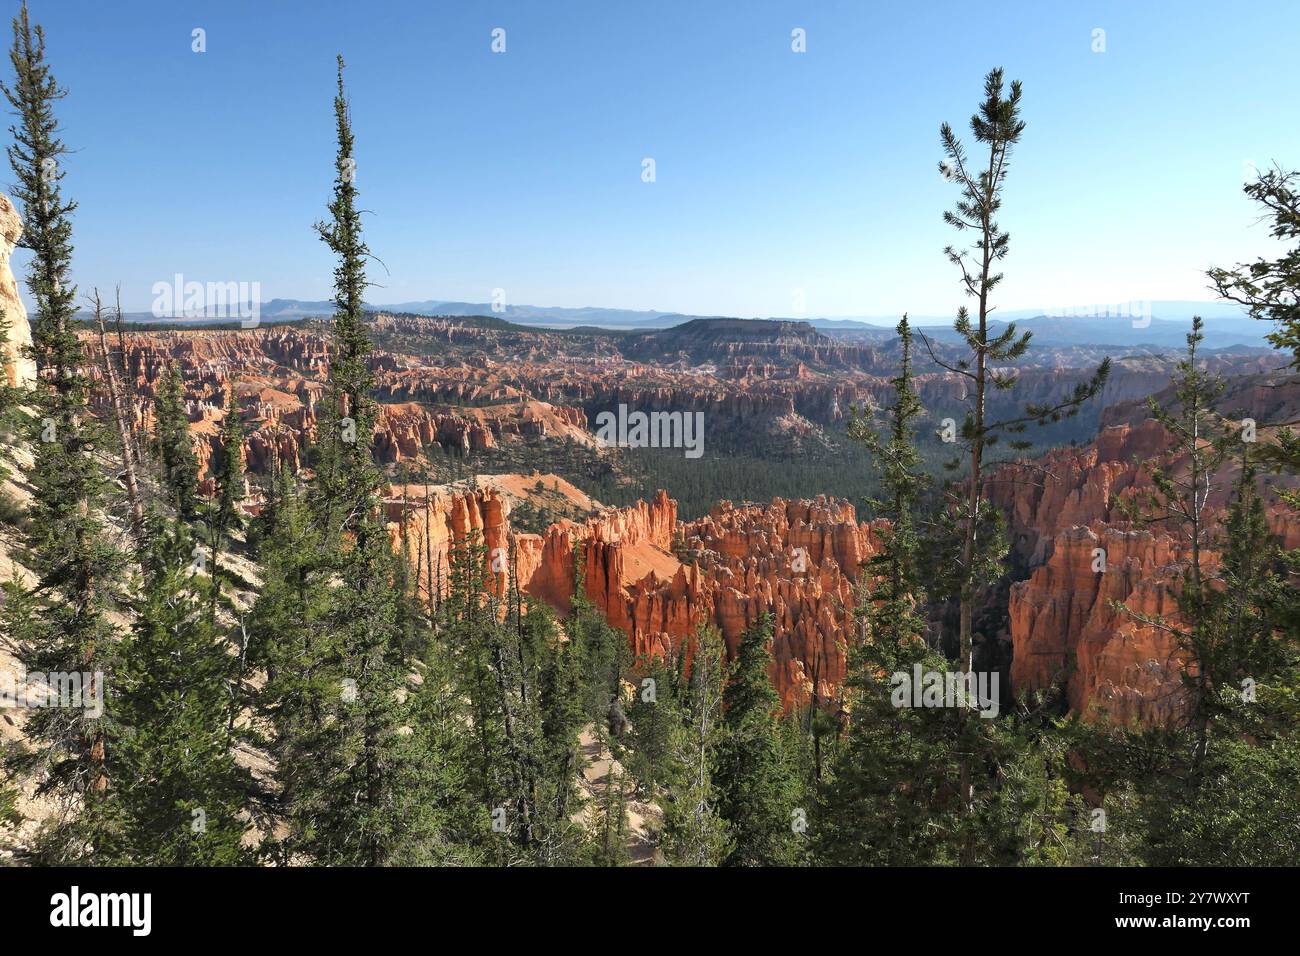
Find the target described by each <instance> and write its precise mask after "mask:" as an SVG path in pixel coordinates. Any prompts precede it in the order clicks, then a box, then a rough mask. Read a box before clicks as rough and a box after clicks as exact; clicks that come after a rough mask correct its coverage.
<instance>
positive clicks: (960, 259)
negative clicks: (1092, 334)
mask: <svg viewBox="0 0 1300 956" xmlns="http://www.w3.org/2000/svg"><path fill="white" fill-rule="evenodd" d="M1020 100H1021V85H1020V81H1019V80H1015V81H1013V82H1012V83H1011V90H1010V95H1004V93H1003V72H1002V70H1001V69H994V70H990V71H989V73H988V75H987V76H986V77H985V79H984V101H983V103H982V104H981V105H980V108H979V111H978V112H976V113H975V114H974V115H973V116H972V117H971V121H970V126H971V133H972V134H973V136H974V138H975V141H976V143H978V144H979V145H980V146H982V147H986V149H987V159H985V158H984V157H983V156H981V157H979V163H980V164H979V165H974V161H973V160H972V159H971V158H968V156H967V153H966V148H965V147H964V146H963V145H962V143H961V140H960V139H958V137H957V135H956V134H955V133H954V132H953V130H952V127H951V126H949V125H948V124H947V123H944V124H943V125H942V126H941V127H940V130H939V135H940V139H941V141H942V144H943V151H944V155H945V158H944V159H943V160H942V161H941V162H940V163H939V169H940V172H941V173H943V175H944V177H945V178H947V179H948V180H949V181H951V182H954V183H956V184H957V185H958V186H959V187H960V189H961V198H960V199H959V200H958V201H957V204H956V206H955V208H954V209H952V210H949V211H947V212H945V213H944V222H946V223H947V224H948V225H950V226H952V227H953V228H954V229H956V230H957V231H958V232H960V233H963V234H964V233H966V232H967V231H972V232H974V233H975V241H974V243H973V244H972V245H971V247H970V248H968V249H963V250H958V249H955V248H954V247H952V246H948V247H947V248H946V249H944V255H945V256H946V257H947V258H948V261H949V262H951V263H952V264H953V265H955V266H956V267H957V268H958V270H959V271H960V272H961V286H962V291H963V292H964V293H965V294H966V295H968V296H970V297H972V298H974V299H975V300H976V303H977V306H976V313H975V315H974V317H973V318H972V316H971V314H970V312H969V310H968V309H967V308H966V307H965V306H962V307H961V308H959V309H958V310H957V318H956V321H955V322H954V323H953V328H954V329H955V330H956V332H957V334H958V336H959V337H960V338H961V340H962V342H963V343H964V344H965V346H966V348H967V349H968V350H969V353H970V354H969V358H962V359H960V360H957V361H956V362H955V363H954V362H950V361H946V360H943V359H940V358H939V357H938V356H936V355H935V353H934V349H933V348H932V347H931V346H930V343H929V340H928V339H927V340H925V342H926V347H927V350H928V351H929V354H930V357H931V359H932V360H933V361H934V362H935V364H937V365H939V366H940V367H941V368H944V369H946V370H947V371H949V372H951V373H953V374H955V375H959V376H961V377H962V378H963V379H964V380H965V381H966V382H967V383H968V388H967V393H968V396H969V397H968V399H967V410H966V415H965V418H964V420H963V422H962V425H961V428H960V431H959V436H958V437H959V438H960V442H961V444H962V445H963V446H964V448H965V451H966V452H967V461H966V464H967V469H968V473H967V474H966V476H965V479H964V483H963V484H962V485H961V486H959V487H958V488H957V489H956V490H955V492H954V493H953V494H952V495H951V499H952V500H951V507H950V509H949V511H948V513H947V520H948V522H949V524H950V526H951V531H952V533H953V537H954V538H955V541H956V545H957V546H956V548H955V549H954V553H953V554H952V555H950V556H949V555H946V556H945V557H947V558H949V559H950V560H948V561H945V564H948V565H949V566H951V567H952V568H953V571H952V581H951V587H952V590H953V591H954V592H955V593H956V595H957V599H958V608H959V633H958V654H959V660H960V666H961V671H962V673H965V674H973V673H974V672H975V667H976V661H975V635H974V615H975V610H976V608H977V607H978V606H980V605H981V603H982V601H983V598H984V593H985V590H986V589H987V587H988V586H989V584H990V583H991V582H992V580H994V579H996V578H997V577H998V576H999V574H1000V570H1001V569H1000V563H1001V561H1002V559H1003V558H1004V557H1005V555H1006V552H1007V547H1006V540H1005V533H1004V531H1003V522H1002V520H1001V515H1000V514H998V513H997V512H996V510H995V509H991V508H988V507H986V506H985V502H984V494H985V485H986V482H987V479H986V476H985V474H984V458H985V453H986V451H987V450H988V449H990V448H991V447H992V446H993V445H995V444H996V443H997V442H998V441H999V440H1000V438H1001V437H1002V435H1003V434H1011V435H1014V434H1018V433H1020V432H1023V431H1024V429H1025V427H1026V426H1027V425H1028V424H1029V423H1031V422H1037V423H1038V424H1040V425H1043V424H1047V423H1048V422H1055V421H1058V420H1060V418H1062V417H1069V416H1073V415H1075V414H1076V413H1077V412H1078V410H1079V407H1080V406H1081V405H1082V404H1083V403H1084V402H1086V401H1087V400H1088V399H1090V398H1092V397H1093V396H1095V395H1096V394H1097V393H1098V392H1100V391H1101V389H1102V387H1103V386H1104V385H1105V383H1106V380H1107V378H1108V377H1109V373H1110V360H1109V359H1106V360H1105V361H1103V362H1102V364H1101V365H1100V366H1099V367H1098V369H1097V371H1096V373H1095V374H1094V375H1093V376H1092V377H1091V378H1090V379H1089V380H1088V381H1085V382H1081V383H1080V384H1079V385H1077V386H1076V387H1075V389H1074V391H1073V392H1072V393H1071V394H1069V395H1068V396H1066V397H1065V398H1064V399H1061V400H1060V401H1056V402H1049V403H1046V404H1042V405H1037V404H1031V405H1028V406H1027V407H1026V409H1025V414H1024V415H1023V416H1016V417H1014V418H1010V419H1005V420H1002V421H990V420H989V419H988V416H987V402H988V397H989V395H990V394H991V393H992V392H994V391H1007V390H1010V389H1012V388H1014V387H1015V384H1016V375H1015V374H1013V373H1011V372H1008V371H1006V370H1005V368H1002V367H999V366H1000V365H1002V364H1004V363H1013V362H1015V361H1016V360H1017V359H1019V358H1021V357H1022V356H1023V355H1024V354H1025V353H1026V351H1028V348H1029V340H1030V336H1031V333H1029V332H1024V333H1017V330H1016V325H1015V323H1014V322H1012V323H1008V324H1007V326H1006V328H1004V329H1003V330H1002V331H1001V332H999V333H997V334H991V332H990V328H989V316H990V313H991V311H992V309H993V306H992V303H991V301H990V300H991V297H992V294H993V292H994V291H995V290H996V289H997V287H998V286H999V285H1000V284H1001V282H1002V278H1003V274H1002V273H1000V272H994V270H995V269H996V268H998V264H999V263H1000V262H1001V261H1002V260H1003V259H1005V258H1006V256H1007V253H1008V252H1009V251H1010V234H1009V233H1008V232H1007V231H1006V230H1005V229H1003V228H1002V226H1001V225H999V223H998V221H997V216H998V213H999V212H1000V211H1001V209H1002V198H1003V190H1004V187H1005V184H1006V178H1007V174H1008V171H1009V168H1010V167H1009V160H1010V157H1011V153H1012V148H1013V147H1014V146H1015V145H1016V144H1018V143H1019V142H1020V137H1021V135H1022V134H1023V133H1024V130H1025V123H1024V121H1023V120H1022V119H1021V118H1020ZM923 338H924V337H923ZM1010 444H1011V447H1013V448H1018V449H1024V448H1026V447H1027V443H1026V442H1024V441H1023V440H1019V439H1013V440H1011V442H1010ZM956 465H957V462H956V461H954V462H953V463H952V467H954V468H955V467H956ZM971 772H972V767H971V761H970V760H969V759H966V760H963V761H962V765H961V773H960V776H961V780H960V784H959V786H960V789H961V794H962V799H963V800H964V802H965V804H966V808H967V811H968V812H973V811H974V804H973V797H972V790H971V786H972V782H971ZM966 857H967V859H968V861H969V859H970V858H971V853H969V852H968V853H967V854H966Z"/></svg>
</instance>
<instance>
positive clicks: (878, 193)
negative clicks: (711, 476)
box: [0, 0, 1300, 316]
mask: <svg viewBox="0 0 1300 956" xmlns="http://www.w3.org/2000/svg"><path fill="white" fill-rule="evenodd" d="M996 6H997V7H998V8H999V12H998V14H997V15H995V16H988V17H974V16H972V15H971V13H972V10H973V8H971V7H970V6H969V5H968V4H950V3H946V2H931V3H924V4H921V3H915V2H898V3H882V2H870V3H867V2H836V0H817V2H801V3H795V2H768V0H745V2H740V0H737V2H714V3H704V2H699V0H696V2H675V0H656V2H654V3H632V2H628V3H613V2H609V0H599V2H564V0H554V2H547V3H542V2H538V0H527V2H513V3H499V2H483V0H479V2H473V3H465V2H460V0H418V2H383V0H374V2H371V3H357V2H355V0H351V2H335V0H312V2H310V3H308V2H301V3H298V2H294V3H290V2H285V0H250V2H245V0H220V2H186V3H176V2H172V0H167V2H163V0H158V2H152V0H151V2H144V0H140V2H131V0H126V2H121V3H112V4H107V3H103V2H102V0H57V2H56V0H32V2H31V9H32V13H33V16H34V18H35V19H36V20H38V21H39V22H41V23H42V24H44V26H45V28H46V31H47V34H48V54H49V58H50V61H51V64H52V66H53V68H54V70H55V73H56V76H57V77H58V78H59V80H60V82H62V83H63V84H64V85H65V86H66V87H68V89H69V96H68V98H67V99H66V100H64V101H63V102H62V103H61V104H60V111H59V115H60V117H61V120H62V123H63V126H64V137H65V139H66V141H67V142H68V144H69V145H70V146H71V147H72V148H73V149H74V150H75V153H74V154H73V155H72V156H70V157H68V159H67V163H66V168H67V172H68V178H67V180H66V183H65V185H66V188H67V190H68V192H69V194H70V195H71V196H73V197H74V198H76V199H77V200H78V201H79V202H80V204H81V205H80V209H79V211H78V212H77V214H76V219H75V240H76V263H75V269H74V272H75V276H76V279H77V281H78V283H79V284H80V285H81V286H82V287H83V290H88V288H89V287H90V286H91V285H92V284H97V285H99V286H100V287H101V288H112V286H113V285H114V284H115V283H117V282H121V283H122V287H123V298H124V305H125V306H126V307H127V308H128V309H147V308H148V307H149V303H150V301H151V299H152V294H151V287H152V285H153V283H155V282H157V281H160V280H164V281H170V280H171V277H172V276H173V275H174V274H176V273H181V274H183V275H184V276H185V278H186V279H190V280H199V281H205V282H206V281H220V282H230V281H243V282H259V283H260V284H261V290H262V298H263V299H271V298H275V297H292V298H305V299H314V298H324V297H326V296H327V295H328V292H329V283H330V281H331V261H330V259H329V256H328V253H327V250H326V249H325V248H324V246H323V245H322V244H321V243H320V242H319V240H317V239H316V238H315V236H314V234H313V233H312V231H311V228H310V227H311V224H312V222H313V221H315V220H316V219H318V218H320V217H321V216H322V215H323V214H324V203H325V201H326V199H327V195H328V191H329V188H330V180H331V176H332V151H333V126H332V116H331V104H330V97H331V94H332V82H333V70H334V54H335V53H336V52H340V51H341V52H342V53H343V54H344V56H345V57H346V58H347V60H348V84H349V90H350V95H351V100H352V107H353V112H354V121H355V127H356V133H357V137H358V149H357V152H358V170H357V184H358V186H359V187H360V189H361V191H362V199H363V205H364V206H365V208H366V209H368V210H370V211H371V214H370V215H369V216H368V217H367V219H366V227H367V238H368V240H369V242H370V246H371V249H372V251H373V252H374V253H375V254H376V255H377V256H378V257H379V258H380V259H382V260H383V262H384V264H385V265H386V266H387V269H388V273H387V274H385V273H384V272H383V271H382V270H379V269H376V270H375V275H374V276H373V278H374V279H375V281H377V282H379V283H381V284H382V285H383V286H384V288H381V289H376V290H374V291H373V293H372V295H371V299H372V300H373V301H375V302H399V301H410V300H416V299H428V298H445V299H458V300H462V299H463V300H470V301H486V300H487V299H488V298H489V297H490V296H491V293H492V290H493V289H494V288H502V289H504V290H505V295H506V301H508V302H520V303H530V304H535V305H552V306H555V305H561V306H582V305H601V306H610V307H623V308H654V309H661V310H673V311H682V312H691V313H697V314H698V313H703V314H729V315H742V316H753V315H759V316H762V315H791V314H795V311H796V309H795V301H796V295H797V294H798V292H797V290H802V296H803V303H804V309H805V311H806V312H807V314H810V315H890V314H895V313H897V312H899V311H902V310H904V309H908V310H911V311H912V312H913V313H914V314H916V313H920V314H940V315H941V314H948V313H950V312H951V311H952V310H954V309H955V308H956V306H957V305H959V304H961V302H962V299H961V295H960V290H959V288H958V286H957V282H956V276H955V275H954V274H953V271H952V267H950V266H949V265H948V264H947V263H946V262H945V261H944V259H943V256H942V253H941V250H942V248H943V246H944V245H945V244H947V243H948V242H950V241H952V239H953V236H952V235H951V233H950V230H949V229H948V228H947V227H945V226H944V225H943V223H942V220H941V215H942V212H943V210H944V208H946V206H947V205H948V204H949V203H950V202H951V201H952V199H953V196H954V192H955V187H954V186H951V185H949V184H947V183H945V182H944V181H943V180H942V178H941V177H940V176H939V173H938V172H937V170H936V166H935V164H936V162H937V161H938V159H939V158H940V151H939V147H938V127H939V124H940V122H941V121H943V120H948V121H950V122H952V123H953V125H954V126H955V127H957V128H958V129H961V130H965V129H966V124H967V120H968V118H969V116H970V114H971V112H972V111H973V109H974V107H975V106H976V103H977V101H978V99H979V95H980V91H981V82H982V78H983V75H984V73H985V72H986V71H987V69H988V68H989V67H992V66H995V65H1001V66H1003V67H1005V68H1006V70H1007V73H1008V75H1009V77H1016V78H1019V79H1021V80H1023V82H1024V85H1025V100H1024V112H1025V118H1026V119H1027V121H1028V124H1029V125H1028V129H1027V131H1026V133H1025V137H1024V141H1023V145H1022V146H1021V147H1020V149H1019V152H1018V153H1017V154H1016V157H1015V161H1014V166H1013V169H1012V173H1011V179H1010V182H1009V185H1008V189H1007V196H1006V203H1005V213H1004V216H1003V222H1004V224H1005V225H1006V226H1008V227H1009V228H1010V230H1011V234H1012V251H1011V256H1010V258H1009V259H1008V260H1007V263H1006V273H1007V279H1006V281H1005V283H1004V286H1003V289H1002V294H1001V297H1000V302H1001V304H1002V305H1003V307H1004V308H1007V309H1016V308H1029V307H1050V306H1065V305H1081V304H1091V303H1117V302H1126V301H1129V300H1134V299H1198V298H1209V297H1210V296H1209V294H1208V292H1207V291H1206V290H1205V280H1204V277H1203V270H1204V269H1205V268H1206V267H1208V266H1210V265H1212V264H1228V263H1231V262H1233V261H1238V260H1241V259H1243V258H1249V257H1252V256H1253V255H1255V254H1257V253H1266V252H1269V251H1271V250H1272V249H1273V248H1274V247H1273V245H1272V244H1271V240H1269V239H1268V237H1267V234H1266V231H1265V229H1264V228H1263V227H1262V226H1260V225H1258V224H1257V223H1256V219H1257V216H1256V213H1255V211H1254V210H1253V208H1252V207H1251V205H1250V204H1249V203H1248V202H1247V200H1246V199H1245V198H1244V197H1243V196H1242V194H1241V192H1240V187H1241V184H1242V182H1243V179H1244V176H1245V170H1246V169H1247V164H1248V163H1250V162H1254V163H1257V164H1259V165H1261V166H1264V165H1268V164H1269V163H1271V162H1272V161H1277V162H1279V163H1282V164H1283V165H1287V166H1290V167H1295V166H1300V122H1297V119H1300V117H1298V116H1297V110H1300V101H1297V99H1296V97H1295V95H1294V91H1295V89H1296V85H1297V84H1296V79H1297V68H1296V66H1295V61H1294V58H1293V52H1294V51H1293V45H1294V38H1295V36H1296V35H1297V34H1298V33H1300V4H1297V3H1295V2H1293V0H1276V2H1274V0H1262V2H1257V3H1252V4H1250V5H1248V6H1247V5H1232V6H1231V7H1230V8H1229V7H1228V6H1226V5H1223V4H1216V3H1211V2H1200V0H1181V2H1177V3H1174V2H1160V3H1141V4H1138V3H1132V2H1124V3H1070V4H1058V3H1046V2H1041V0H1039V2H1025V3H1001V4H997V5H996ZM3 7H4V9H5V10H6V11H10V10H16V9H17V3H15V2H13V0H5V2H4V4H3ZM981 21H983V22H981ZM196 27H201V28H203V29H204V30H205V31H206V40H207V51H206V52H204V53H194V52H192V51H191V42H192V41H191V31H192V30H193V29H194V28H196ZM497 27H500V28H503V29H505V31H506V52H505V53H504V54H494V53H493V52H492V51H491V48H490V45H491V41H492V37H491V31H492V30H493V29H494V28H497ZM795 28H802V29H804V30H805V31H806V36H807V52H806V53H802V54H797V53H794V52H792V50H791V31H792V30H793V29H795ZM1096 28H1101V29H1103V30H1105V52H1104V53H1094V52H1093V51H1092V46H1093V38H1092V34H1093V30H1094V29H1096ZM6 60H7V58H6ZM4 68H5V70H6V71H7V70H8V64H7V62H6V63H5V64H4ZM646 157H652V158H653V159H654V160H655V164H656V181H655V182H654V183H644V182H642V179H641V171H642V160H643V159H644V158H646ZM11 181H12V176H5V177H3V178H0V182H4V183H7V182H11ZM16 259H17V260H18V262H19V264H20V265H21V263H22V262H23V261H24V257H23V254H22V253H21V252H20V253H19V254H18V255H17V256H16Z"/></svg>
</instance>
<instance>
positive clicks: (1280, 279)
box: [1208, 168, 1300, 365]
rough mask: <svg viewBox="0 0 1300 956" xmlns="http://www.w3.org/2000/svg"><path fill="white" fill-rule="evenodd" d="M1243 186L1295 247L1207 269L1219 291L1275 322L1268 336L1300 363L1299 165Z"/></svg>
mask: <svg viewBox="0 0 1300 956" xmlns="http://www.w3.org/2000/svg"><path fill="white" fill-rule="evenodd" d="M1244 191H1245V193H1246V195H1247V196H1249V197H1250V198H1251V199H1253V200H1254V201H1255V202H1256V203H1258V204H1259V205H1260V206H1261V207H1263V209H1264V213H1265V215H1266V216H1271V217H1272V219H1273V224H1272V227H1271V228H1270V230H1269V232H1270V234H1271V235H1272V237H1273V238H1274V239H1277V240H1279V241H1281V242H1290V243H1292V244H1293V245H1292V248H1290V249H1289V250H1287V251H1286V252H1285V253H1284V254H1283V255H1281V256H1280V257H1279V258H1277V259H1271V260H1270V259H1264V258H1259V259H1256V260H1255V261H1254V262H1252V263H1249V264H1241V265H1238V266H1237V267H1236V268H1234V269H1211V270H1210V271H1209V273H1208V275H1209V277H1210V281H1211V282H1213V283H1214V287H1215V290H1216V291H1217V292H1218V293H1219V295H1220V296H1222V297H1223V298H1225V299H1227V300H1228V301H1229V302H1236V303H1237V304H1238V305H1244V306H1246V307H1247V308H1248V309H1249V310H1250V315H1251V317H1252V318H1256V319H1262V320H1264V321H1267V322H1273V323H1275V326H1274V330H1273V332H1272V333H1270V335H1269V337H1268V338H1269V341H1270V342H1272V343H1273V345H1274V346H1275V347H1276V348H1279V349H1282V350H1284V351H1289V352H1291V353H1292V354H1293V355H1294V357H1295V361H1294V362H1293V363H1292V364H1293V365H1300V242H1297V240H1300V171H1284V170H1282V169H1281V168H1274V169H1270V170H1267V171H1266V172H1262V173H1260V174H1259V175H1258V176H1257V177H1256V178H1255V181H1254V182H1252V183H1247V184H1246V185H1245V187H1244Z"/></svg>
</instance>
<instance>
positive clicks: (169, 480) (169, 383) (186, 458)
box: [154, 362, 199, 521]
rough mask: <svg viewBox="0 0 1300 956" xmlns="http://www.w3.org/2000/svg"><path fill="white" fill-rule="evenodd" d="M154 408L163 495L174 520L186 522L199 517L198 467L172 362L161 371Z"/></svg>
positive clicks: (181, 394) (155, 455) (180, 387)
mask: <svg viewBox="0 0 1300 956" xmlns="http://www.w3.org/2000/svg"><path fill="white" fill-rule="evenodd" d="M154 404H155V410H154V418H155V421H154V457H155V458H156V459H157V461H158V463H159V465H160V466H161V467H162V487H163V491H164V493H165V495H166V499H167V503H168V504H169V505H170V506H171V507H173V508H175V509H176V514H177V516H178V517H180V518H182V519H184V520H186V521H188V520H190V519H192V518H194V517H196V516H197V514H198V511H197V504H198V484H199V463H198V459H197V458H196V457H195V455H194V441H193V439H192V438H191V437H190V418H189V414H188V413H187V412H186V410H185V394H184V391H183V389H182V386H181V377H180V373H179V372H178V371H177V370H176V366H175V365H174V364H173V363H171V362H168V363H167V364H166V366H165V367H164V369H163V374H162V380H161V381H160V382H159V384H158V399H157V401H156V402H155V403H154Z"/></svg>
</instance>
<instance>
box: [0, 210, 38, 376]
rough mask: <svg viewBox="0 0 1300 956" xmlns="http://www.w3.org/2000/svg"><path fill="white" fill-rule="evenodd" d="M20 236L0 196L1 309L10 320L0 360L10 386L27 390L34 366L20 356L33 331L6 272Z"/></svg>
mask: <svg viewBox="0 0 1300 956" xmlns="http://www.w3.org/2000/svg"><path fill="white" fill-rule="evenodd" d="M22 234H23V221H22V220H21V219H19V218H18V210H16V209H14V204H13V203H11V202H10V201H9V197H8V196H5V195H3V194H0V309H2V310H4V316H5V318H6V319H8V320H9V341H8V342H6V343H5V345H4V347H3V355H0V360H3V363H4V373H5V378H6V380H7V381H8V382H9V384H10V385H18V386H22V387H30V386H31V385H33V384H34V383H35V381H36V363H35V362H33V361H32V360H31V359H30V358H27V357H26V356H25V355H24V354H23V347H24V346H27V345H31V344H32V327H31V326H30V325H28V324H27V309H26V308H24V307H23V300H22V298H21V297H20V296H19V295H18V282H17V280H15V279H14V274H13V272H12V271H11V270H10V268H9V257H10V255H12V254H13V251H14V247H15V246H16V245H18V237H19V236H21V235H22Z"/></svg>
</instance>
